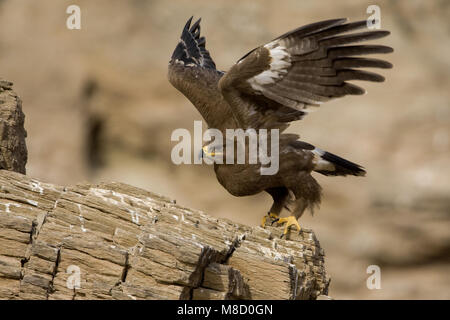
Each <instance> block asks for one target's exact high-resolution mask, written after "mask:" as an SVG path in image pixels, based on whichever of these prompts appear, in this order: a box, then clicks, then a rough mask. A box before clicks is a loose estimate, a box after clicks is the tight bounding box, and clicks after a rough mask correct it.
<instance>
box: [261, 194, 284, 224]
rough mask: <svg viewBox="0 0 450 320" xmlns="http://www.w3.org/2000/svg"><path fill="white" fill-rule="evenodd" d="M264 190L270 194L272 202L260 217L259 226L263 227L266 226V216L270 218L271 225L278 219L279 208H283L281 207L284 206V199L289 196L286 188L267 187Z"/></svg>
mask: <svg viewBox="0 0 450 320" xmlns="http://www.w3.org/2000/svg"><path fill="white" fill-rule="evenodd" d="M266 192H268V193H269V194H270V195H271V196H272V198H273V204H272V207H271V208H270V211H269V212H268V213H267V214H266V215H264V217H263V218H262V221H261V227H263V228H264V227H265V226H266V222H267V219H268V218H269V219H270V224H271V225H272V224H273V223H274V222H275V221H276V220H277V219H278V217H279V216H280V213H281V210H283V207H284V206H285V202H286V199H287V198H288V196H289V192H288V190H287V189H286V188H270V189H267V190H266Z"/></svg>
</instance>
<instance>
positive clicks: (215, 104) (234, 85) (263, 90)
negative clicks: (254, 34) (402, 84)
mask: <svg viewBox="0 0 450 320" xmlns="http://www.w3.org/2000/svg"><path fill="white" fill-rule="evenodd" d="M192 19H193V17H191V18H190V19H189V20H188V21H187V23H186V25H185V26H184V28H183V30H182V33H181V37H180V40H179V42H178V44H177V46H176V47H175V50H174V51H173V54H172V57H171V59H170V61H169V67H168V79H169V81H170V83H171V84H172V85H173V86H174V87H175V88H176V89H177V90H179V91H180V92H181V93H182V94H183V95H184V96H185V97H186V98H187V99H189V100H190V102H191V103H192V104H193V105H194V106H195V107H196V109H197V110H198V111H199V112H200V114H201V116H202V117H203V119H204V120H205V122H206V124H207V126H208V127H209V128H215V129H217V130H220V131H221V132H223V134H224V136H225V131H226V130H227V129H242V130H248V129H254V130H260V129H267V130H272V129H278V130H279V131H278V132H279V136H278V145H277V146H278V148H279V149H278V150H279V160H278V161H279V169H278V171H277V172H276V173H275V174H273V175H262V174H261V170H260V169H261V166H262V163H261V162H257V163H248V162H245V163H243V164H242V163H240V164H237V163H228V161H227V163H223V162H222V163H219V162H215V163H214V171H215V174H216V177H217V180H218V181H219V183H220V184H221V185H222V186H223V187H224V188H225V189H226V190H227V191H228V192H229V193H231V194H232V195H234V196H249V195H255V194H258V193H260V192H263V191H265V192H267V193H268V194H269V195H270V196H271V197H272V198H273V204H272V206H271V208H270V210H269V211H268V212H267V213H266V214H264V216H263V219H262V223H261V225H262V227H265V226H266V225H267V223H270V224H273V223H275V222H276V223H277V224H281V225H283V224H285V227H284V230H283V234H282V235H281V237H283V236H285V235H286V234H288V232H289V230H291V229H292V228H295V229H296V230H297V231H299V232H300V230H301V227H300V225H299V223H298V219H299V218H300V217H301V216H302V214H303V213H304V212H305V211H306V210H309V211H310V212H311V213H313V212H314V208H316V207H318V205H319V204H320V201H321V196H322V190H321V187H320V185H319V184H318V182H317V181H316V180H315V179H314V177H313V176H312V172H317V173H319V174H322V175H325V176H347V175H352V176H364V175H365V174H366V171H365V170H364V168H363V167H362V166H360V165H358V164H356V163H353V162H351V161H348V160H346V159H344V158H342V157H339V156H337V155H335V154H333V153H330V152H327V151H324V150H322V149H320V148H317V147H315V146H314V145H312V144H310V143H307V142H304V141H301V140H300V137H299V135H297V134H292V133H285V132H284V131H285V130H286V128H287V127H288V126H289V124H290V123H291V122H293V121H297V120H301V119H302V118H303V117H305V116H306V115H307V114H308V113H309V112H311V111H314V110H316V109H318V108H319V106H320V105H321V104H322V103H324V102H326V101H328V100H331V99H335V98H340V97H343V96H346V95H362V94H364V93H365V92H366V91H365V90H364V89H363V88H361V87H359V86H357V85H355V84H353V83H350V82H348V81H351V80H364V81H372V82H383V81H384V77H383V76H381V75H379V74H377V73H374V72H370V71H367V70H363V68H381V69H388V68H392V64H391V63H389V62H387V61H384V60H381V59H376V58H369V57H367V55H371V54H387V53H391V52H393V49H392V48H391V47H389V46H384V45H373V44H357V43H360V42H364V41H369V40H375V39H379V38H383V37H385V36H387V35H389V34H390V33H389V31H384V30H377V29H374V30H369V29H368V28H367V21H366V20H363V21H357V22H348V21H347V19H346V18H340V19H332V20H325V21H320V22H316V23H312V24H308V25H305V26H302V27H299V28H297V29H294V30H292V31H289V32H287V33H285V34H283V35H281V36H279V37H277V38H275V39H274V40H272V41H269V42H268V43H266V44H264V45H261V46H259V47H257V48H255V49H253V50H251V51H250V52H248V53H247V54H246V55H244V56H243V57H242V58H241V59H239V60H238V61H237V62H236V63H235V64H234V65H233V66H232V67H231V68H230V69H229V70H228V71H227V72H223V71H220V70H218V69H217V68H216V64H215V63H214V61H213V59H212V58H211V55H210V53H209V52H208V50H207V49H206V40H205V37H203V36H201V35H200V21H201V19H199V20H198V21H196V22H195V23H193V24H192ZM361 29H362V30H361ZM271 138H273V137H272V136H270V135H269V137H268V139H271ZM226 142H229V141H226ZM219 143H220V144H221V145H224V143H223V141H219ZM217 145H218V142H217V141H213V142H211V143H209V144H206V145H204V146H203V149H202V153H203V155H204V156H206V157H208V156H209V157H211V156H216V155H217V154H223V153H224V152H225V150H224V149H225V147H222V149H220V148H218V146H217ZM225 145H226V146H227V147H228V146H229V144H228V143H225ZM246 155H248V154H246ZM283 209H287V210H288V211H289V212H290V214H289V216H288V217H284V218H281V217H280V213H281V211H282V210H283Z"/></svg>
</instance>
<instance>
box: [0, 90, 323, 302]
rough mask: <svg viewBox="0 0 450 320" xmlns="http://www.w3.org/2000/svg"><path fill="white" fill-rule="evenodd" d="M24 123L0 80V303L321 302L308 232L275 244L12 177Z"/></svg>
mask: <svg viewBox="0 0 450 320" xmlns="http://www.w3.org/2000/svg"><path fill="white" fill-rule="evenodd" d="M23 119H24V116H23V113H22V111H21V105H20V99H19V98H18V97H17V95H16V94H14V93H13V92H12V90H11V84H10V83H8V82H6V81H0V299H51V300H53V299H316V298H317V297H318V296H320V295H327V291H328V285H329V279H328V278H327V275H326V272H325V268H324V252H323V250H322V249H321V248H320V244H319V242H318V241H317V239H316V238H315V236H314V233H313V232H312V231H311V230H307V229H303V230H302V232H301V233H300V234H291V235H288V237H287V238H286V239H280V236H281V233H282V228H275V227H272V226H266V228H264V229H263V228H261V227H249V226H244V225H240V224H237V223H234V222H232V221H229V220H226V219H217V218H213V217H211V216H209V215H207V214H205V213H203V212H200V211H196V210H193V209H189V208H185V207H182V206H180V205H178V204H176V201H175V200H171V199H168V198H166V197H163V196H160V195H157V194H154V193H151V192H148V191H145V190H142V189H139V188H136V187H133V186H129V185H126V184H122V183H103V184H95V185H94V184H78V185H76V186H71V187H62V186H56V185H53V184H49V183H44V182H41V181H38V180H35V179H32V178H30V177H28V176H25V175H23V174H21V173H24V172H25V163H26V159H27V155H26V147H25V140H24V139H25V136H26V132H25V130H24V129H23ZM1 169H8V170H11V171H6V170H1ZM13 171H17V172H13ZM74 270H77V271H76V272H75V273H74V272H73V271H74ZM74 277H75V278H74ZM74 283H75V284H77V285H76V286H73V284H74ZM78 284H79V285H78Z"/></svg>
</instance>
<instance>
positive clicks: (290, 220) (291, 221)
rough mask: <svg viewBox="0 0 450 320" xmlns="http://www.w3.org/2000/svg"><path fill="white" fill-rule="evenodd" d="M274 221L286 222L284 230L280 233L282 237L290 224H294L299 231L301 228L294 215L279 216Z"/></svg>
mask: <svg viewBox="0 0 450 320" xmlns="http://www.w3.org/2000/svg"><path fill="white" fill-rule="evenodd" d="M275 222H277V223H280V224H282V223H286V226H285V227H284V231H283V234H282V235H281V238H283V237H284V236H285V235H287V233H288V231H289V228H290V227H291V226H294V227H295V228H296V229H297V231H298V232H300V230H301V227H300V225H299V224H298V221H297V218H296V217H295V216H294V215H290V216H289V217H286V218H279V219H277V220H275Z"/></svg>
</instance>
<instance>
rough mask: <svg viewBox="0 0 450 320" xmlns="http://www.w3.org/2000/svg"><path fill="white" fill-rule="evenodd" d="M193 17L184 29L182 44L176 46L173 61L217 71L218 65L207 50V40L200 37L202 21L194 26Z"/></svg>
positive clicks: (198, 21)
mask: <svg viewBox="0 0 450 320" xmlns="http://www.w3.org/2000/svg"><path fill="white" fill-rule="evenodd" d="M192 18H193V17H191V18H190V19H189V20H188V21H187V22H186V25H185V26H184V28H183V32H182V33H181V37H180V42H178V45H177V46H176V48H175V50H174V52H173V54H172V61H173V62H179V63H183V64H184V65H186V66H190V65H196V66H199V67H203V68H210V69H216V64H215V63H214V61H213V60H212V58H211V56H210V55H209V52H208V50H206V47H205V45H206V39H205V37H200V21H201V19H198V20H197V21H196V22H195V23H194V24H193V25H192V26H191V22H192Z"/></svg>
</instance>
